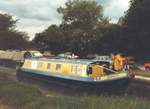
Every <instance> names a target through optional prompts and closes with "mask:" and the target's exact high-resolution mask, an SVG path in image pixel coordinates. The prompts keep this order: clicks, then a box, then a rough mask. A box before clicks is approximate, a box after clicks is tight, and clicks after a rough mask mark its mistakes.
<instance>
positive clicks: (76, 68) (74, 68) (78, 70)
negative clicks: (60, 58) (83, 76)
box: [71, 65, 82, 74]
mask: <svg viewBox="0 0 150 109" xmlns="http://www.w3.org/2000/svg"><path fill="white" fill-rule="evenodd" d="M71 72H72V73H74V74H78V73H81V72H82V67H81V66H78V65H72V66H71Z"/></svg>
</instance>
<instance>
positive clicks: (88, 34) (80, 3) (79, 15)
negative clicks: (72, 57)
mask: <svg viewBox="0 0 150 109" xmlns="http://www.w3.org/2000/svg"><path fill="white" fill-rule="evenodd" d="M58 12H59V13H60V14H62V15H63V22H62V24H65V25H68V26H69V27H70V28H68V30H67V31H68V32H69V33H68V34H69V35H70V39H71V41H70V47H71V48H70V50H71V51H73V52H77V53H80V54H83V55H85V54H87V53H92V52H96V51H97V50H96V49H97V47H95V46H94V44H95V43H96V40H97V39H98V38H99V35H98V32H97V30H98V29H99V24H107V23H109V21H108V19H107V18H105V17H103V8H102V6H101V5H99V4H98V3H97V2H96V1H87V0H70V1H68V2H67V3H66V6H65V7H64V8H62V7H60V8H58Z"/></svg>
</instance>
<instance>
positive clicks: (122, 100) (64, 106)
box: [0, 80, 150, 109]
mask: <svg viewBox="0 0 150 109" xmlns="http://www.w3.org/2000/svg"><path fill="white" fill-rule="evenodd" d="M0 101H2V103H3V104H6V105H9V106H11V107H14V109H149V108H150V101H146V100H141V99H139V98H136V97H116V96H103V95H101V96H90V95H83V96H66V95H61V94H57V93H55V92H51V91H50V92H48V93H46V94H43V93H41V92H40V90H39V89H38V88H37V87H35V86H29V85H26V84H24V83H18V82H12V81H2V80H0Z"/></svg>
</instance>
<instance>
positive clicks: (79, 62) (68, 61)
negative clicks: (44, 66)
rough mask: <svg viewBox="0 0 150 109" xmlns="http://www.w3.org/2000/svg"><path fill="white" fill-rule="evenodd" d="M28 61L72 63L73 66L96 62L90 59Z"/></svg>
mask: <svg viewBox="0 0 150 109" xmlns="http://www.w3.org/2000/svg"><path fill="white" fill-rule="evenodd" d="M28 60H33V61H34V60H37V61H47V62H58V63H59V62H60V63H71V64H86V65H88V64H92V63H94V62H95V61H93V60H88V59H65V58H60V59H57V58H29V59H28Z"/></svg>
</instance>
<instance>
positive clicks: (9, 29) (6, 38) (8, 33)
mask: <svg viewBox="0 0 150 109" xmlns="http://www.w3.org/2000/svg"><path fill="white" fill-rule="evenodd" d="M16 22H17V20H14V19H13V18H12V16H10V15H8V14H0V49H23V48H26V47H27V46H28V45H29V42H28V41H27V40H26V39H27V35H26V34H25V33H22V32H18V31H16V30H15V24H16ZM18 45H19V46H18Z"/></svg>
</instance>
